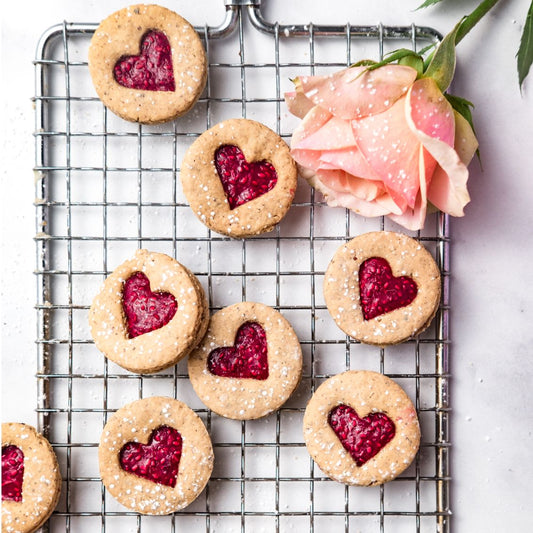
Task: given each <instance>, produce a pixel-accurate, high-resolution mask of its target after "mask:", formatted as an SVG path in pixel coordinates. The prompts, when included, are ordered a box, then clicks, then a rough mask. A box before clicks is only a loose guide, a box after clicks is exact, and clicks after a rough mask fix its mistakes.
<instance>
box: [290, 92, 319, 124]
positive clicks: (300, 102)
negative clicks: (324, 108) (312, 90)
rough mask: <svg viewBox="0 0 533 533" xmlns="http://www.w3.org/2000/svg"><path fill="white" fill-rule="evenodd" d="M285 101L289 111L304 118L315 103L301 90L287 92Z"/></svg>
mask: <svg viewBox="0 0 533 533" xmlns="http://www.w3.org/2000/svg"><path fill="white" fill-rule="evenodd" d="M285 103H286V104H287V109H288V110H289V112H290V113H292V114H293V115H294V116H296V117H298V118H304V117H305V115H307V113H309V111H311V109H312V108H313V107H314V105H315V104H314V103H313V102H312V101H311V100H309V98H307V96H305V94H303V93H302V92H301V91H291V92H288V93H285Z"/></svg>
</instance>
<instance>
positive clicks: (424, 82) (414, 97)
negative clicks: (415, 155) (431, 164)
mask: <svg viewBox="0 0 533 533" xmlns="http://www.w3.org/2000/svg"><path fill="white" fill-rule="evenodd" d="M406 110H407V113H408V117H409V118H410V120H411V121H412V125H413V126H414V128H415V130H416V131H419V132H422V133H424V134H425V135H427V136H428V137H432V138H433V139H438V140H440V141H442V142H444V143H446V144H447V145H449V146H453V140H454V137H455V120H454V115H453V108H452V106H451V104H450V102H448V100H446V98H445V97H444V95H443V94H442V92H441V91H440V89H439V88H438V86H437V84H436V83H435V80H433V79H432V78H422V79H420V80H417V81H415V82H414V83H413V86H412V87H411V89H410V90H409V94H408V95H407V108H406ZM416 131H415V132H416Z"/></svg>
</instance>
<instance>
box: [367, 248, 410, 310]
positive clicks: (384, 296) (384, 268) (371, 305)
mask: <svg viewBox="0 0 533 533" xmlns="http://www.w3.org/2000/svg"><path fill="white" fill-rule="evenodd" d="M417 293H418V287H417V285H416V283H415V281H414V280H413V279H412V278H410V277H408V276H400V277H397V278H396V277H394V276H393V275H392V271H391V268H390V265H389V263H388V261H387V260H386V259H383V257H371V258H370V259H367V260H366V261H364V262H363V263H362V264H361V266H360V267H359V294H360V298H361V307H362V309H363V317H364V319H365V320H371V319H372V318H375V317H377V316H379V315H383V314H385V313H389V312H390V311H393V310H394V309H399V308H400V307H405V306H407V305H409V304H410V303H411V302H412V301H413V300H414V299H415V298H416V295H417Z"/></svg>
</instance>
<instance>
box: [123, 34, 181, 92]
mask: <svg viewBox="0 0 533 533" xmlns="http://www.w3.org/2000/svg"><path fill="white" fill-rule="evenodd" d="M114 74H115V80H116V81H117V83H119V84H120V85H122V86H123V87H127V88H128V89H142V90H145V91H174V90H175V88H176V84H175V83H174V69H173V66H172V54H171V51H170V44H169V42H168V39H167V37H166V35H165V34H164V33H163V32H160V31H154V30H153V31H149V32H147V33H146V34H145V35H144V36H143V38H142V40H141V54H140V55H138V56H123V57H122V58H120V59H119V60H118V62H117V64H116V65H115V68H114Z"/></svg>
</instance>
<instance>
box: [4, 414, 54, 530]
mask: <svg viewBox="0 0 533 533" xmlns="http://www.w3.org/2000/svg"><path fill="white" fill-rule="evenodd" d="M5 446H17V447H18V448H19V449H20V450H21V451H22V453H23V454H24V477H23V480H22V501H20V502H17V501H9V500H4V501H2V531H3V532H4V533H15V532H17V533H30V532H32V531H36V530H37V529H39V528H40V527H41V526H42V525H43V524H44V523H45V522H46V520H48V518H49V517H50V515H51V514H52V512H53V510H54V509H55V507H56V505H57V502H58V500H59V495H60V493H61V473H60V471H59V465H58V463H57V458H56V455H55V453H54V451H53V449H52V447H51V446H50V444H49V442H48V441H47V440H46V439H45V438H44V437H43V436H42V435H41V434H40V433H38V432H37V431H36V430H35V429H34V428H33V427H31V426H29V425H26V424H20V423H15V422H12V423H4V424H2V450H3V449H4V447H5Z"/></svg>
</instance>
